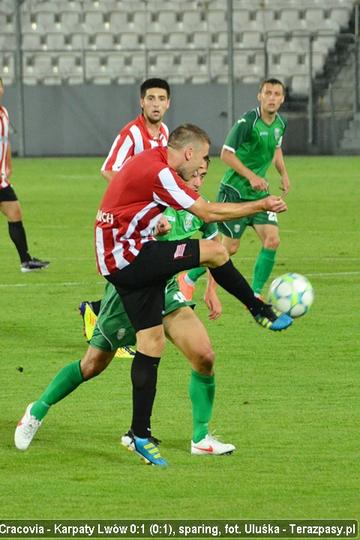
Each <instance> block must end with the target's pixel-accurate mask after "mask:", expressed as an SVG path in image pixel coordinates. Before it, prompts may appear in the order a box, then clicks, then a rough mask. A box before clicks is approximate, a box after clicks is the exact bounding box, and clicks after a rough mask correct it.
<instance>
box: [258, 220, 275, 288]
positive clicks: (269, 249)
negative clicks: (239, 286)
mask: <svg viewBox="0 0 360 540" xmlns="http://www.w3.org/2000/svg"><path fill="white" fill-rule="evenodd" d="M254 229H255V231H256V233H257V234H258V236H259V238H260V240H261V243H262V248H261V250H260V252H259V254H258V256H257V259H256V261H255V266H254V271H253V281H252V288H253V290H254V292H255V293H258V294H260V293H261V292H262V290H263V288H264V285H265V283H266V282H267V280H268V279H269V277H270V274H271V272H272V270H273V267H274V264H275V257H276V250H277V248H278V247H279V244H280V237H279V229H278V227H277V226H275V225H254Z"/></svg>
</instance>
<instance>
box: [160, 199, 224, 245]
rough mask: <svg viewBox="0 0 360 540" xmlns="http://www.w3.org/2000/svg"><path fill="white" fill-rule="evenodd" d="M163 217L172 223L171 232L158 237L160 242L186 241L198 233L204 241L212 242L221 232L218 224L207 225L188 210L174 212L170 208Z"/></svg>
mask: <svg viewBox="0 0 360 540" xmlns="http://www.w3.org/2000/svg"><path fill="white" fill-rule="evenodd" d="M163 215H164V216H165V217H166V219H167V220H168V222H169V223H170V225H171V230H170V231H169V232H168V234H165V235H164V236H158V237H157V239H158V240H185V239H186V238H190V237H191V236H193V235H194V234H195V233H196V232H198V231H200V232H201V233H202V237H203V238H204V239H207V240H210V239H211V238H214V236H216V235H217V234H218V232H219V231H218V227H217V224H216V223H205V222H204V221H203V220H202V219H200V218H198V217H196V216H194V215H193V214H191V213H190V212H188V211H187V210H174V209H173V208H170V207H169V208H167V209H166V210H165V211H164V213H163Z"/></svg>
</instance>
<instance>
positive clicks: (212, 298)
mask: <svg viewBox="0 0 360 540" xmlns="http://www.w3.org/2000/svg"><path fill="white" fill-rule="evenodd" d="M204 301H205V304H206V305H207V307H208V310H209V312H210V313H209V319H210V321H215V320H216V319H218V318H219V317H220V315H221V314H222V305H221V302H220V300H219V297H218V295H217V294H216V292H215V291H214V290H211V289H210V290H209V289H207V290H206V292H205V296H204Z"/></svg>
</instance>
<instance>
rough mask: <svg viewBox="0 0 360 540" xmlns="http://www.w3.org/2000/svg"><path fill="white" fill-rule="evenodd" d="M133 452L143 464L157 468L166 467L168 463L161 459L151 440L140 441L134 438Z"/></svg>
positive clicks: (138, 438)
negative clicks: (141, 459)
mask: <svg viewBox="0 0 360 540" xmlns="http://www.w3.org/2000/svg"><path fill="white" fill-rule="evenodd" d="M134 451H135V452H136V453H137V455H138V456H140V457H141V458H143V460H144V461H145V463H148V464H150V465H157V466H158V467H167V466H168V462H167V461H166V460H165V459H164V458H162V457H161V454H160V450H159V449H158V447H157V446H156V445H155V444H154V443H153V442H152V441H151V439H141V438H140V437H136V436H134Z"/></svg>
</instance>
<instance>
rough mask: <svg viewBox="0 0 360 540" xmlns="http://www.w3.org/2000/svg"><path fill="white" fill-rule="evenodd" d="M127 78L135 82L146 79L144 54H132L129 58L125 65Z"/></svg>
mask: <svg viewBox="0 0 360 540" xmlns="http://www.w3.org/2000/svg"><path fill="white" fill-rule="evenodd" d="M127 75H128V77H132V78H134V80H135V81H140V80H144V79H145V78H146V60H145V53H144V52H132V53H131V55H130V56H129V61H128V65H127Z"/></svg>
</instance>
